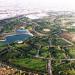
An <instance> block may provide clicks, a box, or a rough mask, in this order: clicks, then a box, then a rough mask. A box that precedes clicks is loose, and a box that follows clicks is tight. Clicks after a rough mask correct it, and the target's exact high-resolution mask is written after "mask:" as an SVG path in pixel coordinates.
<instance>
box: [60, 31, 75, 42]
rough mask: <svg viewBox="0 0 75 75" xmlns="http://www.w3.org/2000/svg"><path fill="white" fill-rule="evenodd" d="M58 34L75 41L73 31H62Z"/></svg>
mask: <svg viewBox="0 0 75 75" xmlns="http://www.w3.org/2000/svg"><path fill="white" fill-rule="evenodd" d="M60 36H61V37H63V38H65V39H67V40H70V41H73V42H75V33H68V32H64V33H62V34H61V35H60Z"/></svg>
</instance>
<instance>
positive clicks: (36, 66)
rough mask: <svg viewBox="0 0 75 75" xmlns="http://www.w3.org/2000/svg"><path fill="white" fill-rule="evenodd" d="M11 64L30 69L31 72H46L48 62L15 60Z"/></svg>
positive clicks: (28, 59)
mask: <svg viewBox="0 0 75 75" xmlns="http://www.w3.org/2000/svg"><path fill="white" fill-rule="evenodd" d="M11 62H12V63H13V64H15V65H19V66H22V67H25V68H29V69H31V70H37V71H46V61H43V60H41V59H32V58H25V59H14V60H12V61H11Z"/></svg>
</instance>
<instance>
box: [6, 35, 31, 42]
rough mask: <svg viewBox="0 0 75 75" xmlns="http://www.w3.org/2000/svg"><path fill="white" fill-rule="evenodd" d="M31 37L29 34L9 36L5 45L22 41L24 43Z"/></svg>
mask: <svg viewBox="0 0 75 75" xmlns="http://www.w3.org/2000/svg"><path fill="white" fill-rule="evenodd" d="M29 37H31V36H30V35H27V34H19V35H12V36H7V37H6V41H5V43H12V42H15V41H21V40H22V41H24V40H26V39H28V38H29Z"/></svg>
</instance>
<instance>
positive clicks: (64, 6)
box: [0, 0, 75, 11]
mask: <svg viewBox="0 0 75 75" xmlns="http://www.w3.org/2000/svg"><path fill="white" fill-rule="evenodd" d="M11 8H12V9H15V8H25V9H35V8H37V9H49V10H59V11H60V10H61V11H63V10H66V11H67V10H72V11H75V0H0V9H11Z"/></svg>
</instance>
